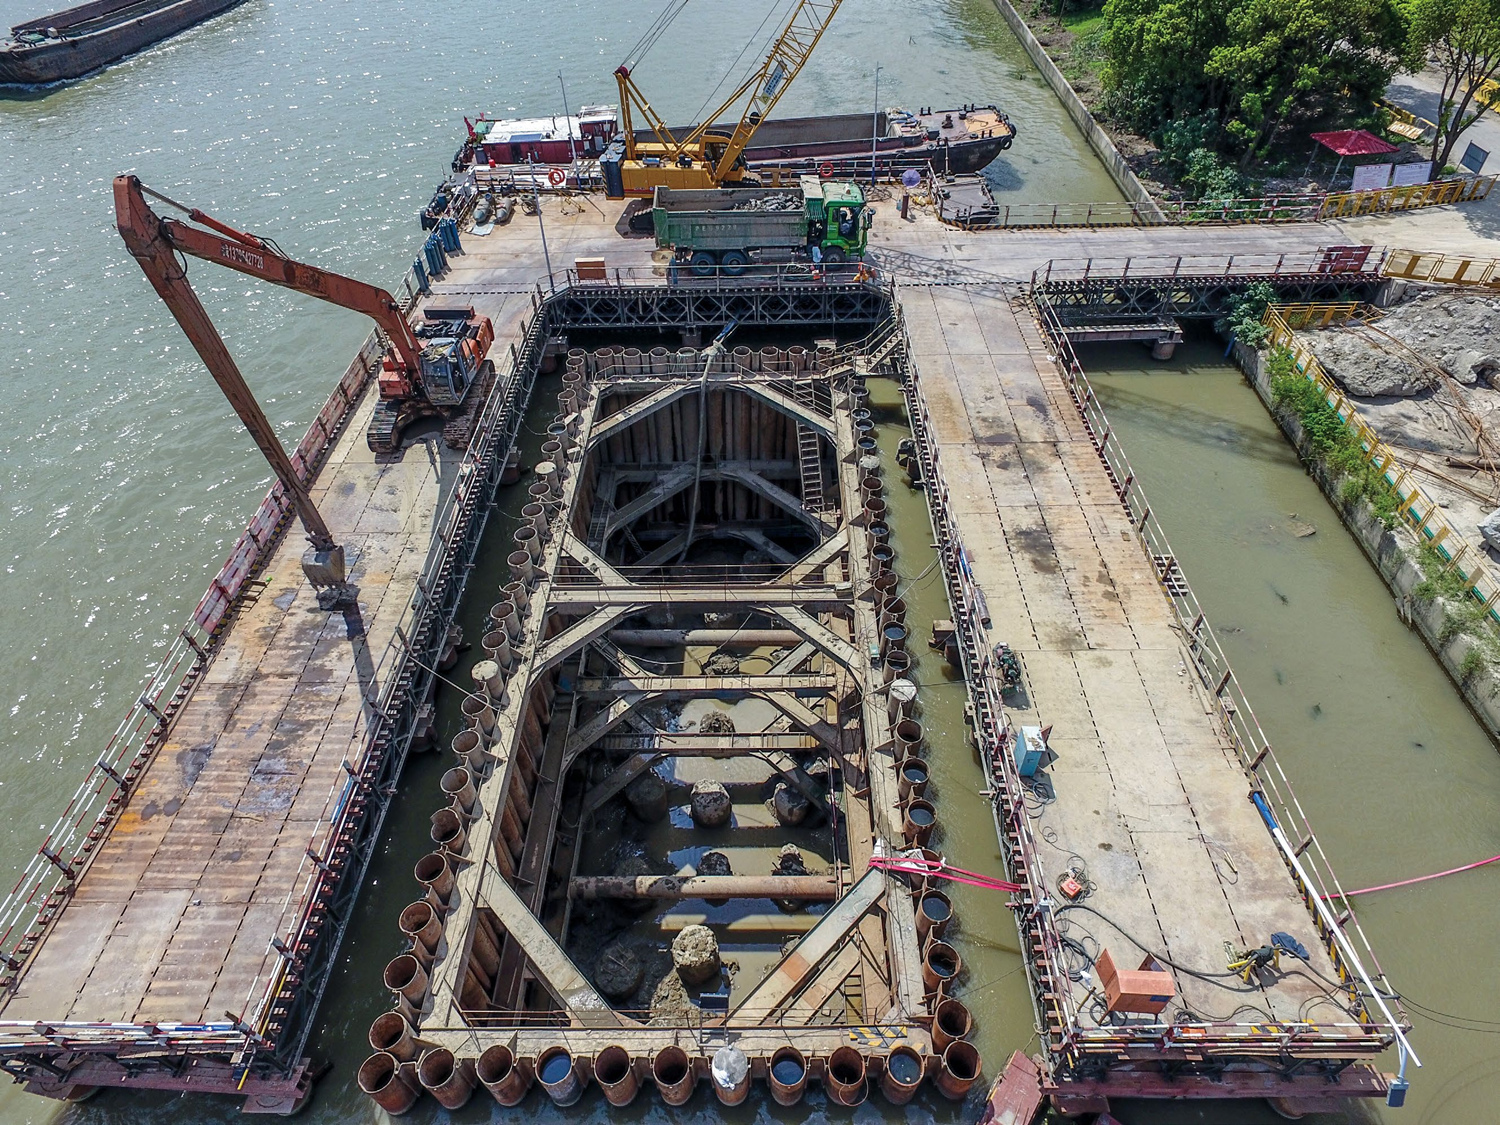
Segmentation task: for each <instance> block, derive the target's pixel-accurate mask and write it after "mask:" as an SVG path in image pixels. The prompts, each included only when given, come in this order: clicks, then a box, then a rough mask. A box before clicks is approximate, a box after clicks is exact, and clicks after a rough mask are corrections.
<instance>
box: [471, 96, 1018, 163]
mask: <svg viewBox="0 0 1500 1125" xmlns="http://www.w3.org/2000/svg"><path fill="white" fill-rule="evenodd" d="M464 124H465V125H467V126H468V130H469V135H468V138H467V139H466V140H465V142H464V145H463V147H462V148H460V149H459V150H458V152H457V153H456V154H455V155H454V158H453V170H454V171H455V172H463V171H466V170H468V169H470V168H474V167H480V168H483V167H495V166H505V165H517V164H520V165H524V164H528V163H530V162H533V161H534V162H535V163H537V164H564V165H565V164H571V163H572V162H574V161H575V160H597V159H598V158H599V157H601V156H602V155H604V153H605V152H606V151H607V150H608V148H609V146H610V145H611V144H612V143H613V142H614V141H616V140H617V139H618V138H619V128H620V127H619V112H618V110H617V109H616V108H615V107H614V106H584V107H583V108H582V109H581V110H580V111H579V113H578V115H577V116H566V117H564V116H559V117H542V118H527V119H519V120H506V121H494V120H489V119H487V118H485V117H484V116H483V115H482V114H481V115H480V117H479V118H478V119H477V120H475V121H470V120H469V119H468V118H465V119H464ZM734 128H735V126H734V123H733V122H724V123H721V124H718V125H715V126H714V127H713V128H712V129H711V130H710V132H713V133H720V134H723V135H725V136H728V135H729V134H731V133H733V132H734ZM672 132H673V134H674V135H676V136H686V135H687V134H689V133H691V132H692V127H691V126H681V127H679V128H675V129H673V131H672ZM635 135H636V140H637V141H650V140H653V139H655V134H654V133H653V132H652V131H651V130H649V129H638V130H636V134H635ZM1015 137H1016V127H1015V125H1014V124H1013V123H1012V122H1011V120H1010V118H1009V117H1007V116H1006V115H1005V114H1004V113H1002V112H1001V111H1000V109H999V107H998V106H993V105H989V106H979V105H966V106H962V107H960V108H958V109H947V110H932V109H923V110H920V111H918V112H916V113H912V112H910V111H908V110H904V109H894V108H893V109H886V110H883V111H881V112H880V113H879V114H877V115H876V117H875V120H873V121H872V120H871V117H870V115H869V114H867V113H837V114H824V115H819V116H816V117H786V118H780V119H775V120H769V121H765V122H762V123H761V125H760V126H759V127H758V128H757V130H756V132H755V137H754V140H753V142H752V143H751V145H750V147H749V148H747V149H746V150H745V161H746V163H747V164H748V165H749V166H750V168H751V169H757V168H770V167H780V168H782V169H783V170H785V171H788V172H793V173H797V172H813V171H817V170H819V169H820V168H821V167H822V166H824V165H831V166H832V167H833V168H835V169H837V170H839V172H840V173H841V174H842V173H847V172H849V171H852V170H853V168H854V167H855V166H857V165H860V164H861V163H862V164H863V167H864V168H865V169H866V170H868V169H869V161H870V151H871V147H872V142H874V146H873V147H874V148H875V149H876V152H877V153H878V157H877V158H878V160H879V164H880V168H881V170H882V171H883V172H889V171H891V170H892V169H895V170H902V169H906V168H918V169H921V168H926V167H927V166H928V165H929V164H930V165H931V166H932V167H933V168H934V169H936V170H937V171H939V172H943V173H945V174H953V175H959V174H963V173H969V172H978V171H979V170H980V169H982V168H984V167H986V166H987V165H989V164H990V162H991V161H993V160H994V159H995V158H996V157H997V156H999V155H1000V154H1001V153H1002V152H1004V151H1005V150H1006V149H1008V148H1009V147H1010V146H1011V143H1012V142H1013V141H1014V140H1015ZM877 138H878V139H877Z"/></svg>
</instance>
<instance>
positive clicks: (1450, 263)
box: [1381, 250, 1500, 289]
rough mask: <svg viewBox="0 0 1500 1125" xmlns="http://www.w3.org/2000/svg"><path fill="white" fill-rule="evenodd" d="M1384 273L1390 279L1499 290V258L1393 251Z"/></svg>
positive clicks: (1383, 269)
mask: <svg viewBox="0 0 1500 1125" xmlns="http://www.w3.org/2000/svg"><path fill="white" fill-rule="evenodd" d="M1381 272H1382V273H1384V274H1385V275H1386V276H1387V277H1398V278H1403V279H1405V280H1407V281H1422V282H1426V283H1428V284H1431V285H1463V286H1474V287H1479V286H1483V287H1485V288H1489V289H1500V259H1497V258H1470V257H1466V256H1454V255H1452V254H1424V253H1422V252H1421V251H1419V250H1392V251H1390V252H1389V253H1388V254H1387V255H1386V259H1385V265H1384V266H1383V267H1382V269H1381Z"/></svg>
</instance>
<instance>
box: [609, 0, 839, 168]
mask: <svg viewBox="0 0 1500 1125" xmlns="http://www.w3.org/2000/svg"><path fill="white" fill-rule="evenodd" d="M842 2H843V0H798V3H797V5H796V7H795V8H794V9H793V11H792V15H791V18H790V19H789V20H787V22H786V25H785V26H784V27H783V28H782V29H781V33H780V34H779V35H778V36H777V37H776V41H775V42H774V43H773V44H772V45H771V50H770V52H769V53H768V54H767V55H766V58H765V61H764V62H762V63H761V65H760V68H759V69H758V70H756V71H755V73H753V74H752V75H750V77H748V78H746V79H745V81H744V82H743V83H741V84H740V86H739V88H738V89H736V90H735V91H734V93H732V94H730V95H729V97H728V98H726V99H725V100H724V103H723V104H722V105H720V106H719V108H718V109H716V110H714V112H713V113H711V114H709V115H708V116H707V117H705V118H704V119H703V121H702V123H701V124H699V125H697V126H696V127H695V128H694V129H693V131H692V132H691V133H689V134H688V135H687V136H685V137H682V138H680V139H679V138H678V137H676V136H674V135H673V134H672V131H671V129H669V128H668V127H667V125H666V123H665V122H663V121H662V119H661V116H660V114H658V113H657V112H656V110H655V109H654V108H653V107H652V105H651V103H650V101H649V100H648V99H647V98H646V96H645V95H644V94H643V93H641V90H640V87H638V86H637V85H636V84H635V80H634V78H632V77H631V72H630V67H629V66H628V65H626V64H622V65H621V66H620V67H619V68H618V69H617V70H616V71H615V81H616V83H617V84H618V85H619V88H620V113H621V125H622V126H623V132H624V139H625V156H624V159H623V160H622V161H621V163H620V171H621V182H622V186H623V189H624V194H626V195H650V194H651V192H652V191H653V189H655V188H656V187H658V186H666V187H672V188H707V187H719V186H721V185H724V184H731V183H746V182H755V179H754V177H753V176H751V175H749V174H748V173H746V171H745V168H744V163H743V157H744V154H745V149H746V148H748V147H749V145H750V141H751V139H752V138H753V137H754V136H755V130H756V129H757V128H759V127H760V123H761V122H762V121H764V120H765V119H766V117H767V116H769V115H770V113H771V110H772V108H773V107H774V106H775V105H776V103H777V101H779V100H780V99H781V95H782V94H784V93H785V92H786V89H787V87H788V86H790V85H791V84H792V80H793V79H795V78H796V77H797V75H798V73H800V72H801V70H802V67H803V66H804V65H805V64H806V63H807V60H808V57H809V56H810V55H811V54H812V52H813V49H814V48H815V47H817V45H818V40H820V39H821V38H822V37H823V32H824V31H826V30H827V29H828V25H829V23H830V22H831V21H832V20H833V17H834V13H836V12H837V11H838V10H839V5H840V4H841V3H842ZM742 103H743V104H742ZM736 109H739V120H738V122H737V123H736V125H735V127H734V131H733V132H732V133H731V134H729V135H728V136H724V135H723V134H718V133H713V132H710V130H711V129H712V127H713V125H714V124H715V123H716V122H718V121H719V120H720V118H723V117H728V116H730V115H732V114H733V113H734V112H735V110H736ZM632 110H634V111H635V112H638V113H639V114H640V117H641V119H642V121H643V122H644V123H645V125H646V127H648V128H649V129H650V130H651V132H652V133H653V134H654V136H655V140H651V141H637V140H636V138H635V124H634V113H633V112H632Z"/></svg>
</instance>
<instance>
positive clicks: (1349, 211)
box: [1318, 176, 1496, 220]
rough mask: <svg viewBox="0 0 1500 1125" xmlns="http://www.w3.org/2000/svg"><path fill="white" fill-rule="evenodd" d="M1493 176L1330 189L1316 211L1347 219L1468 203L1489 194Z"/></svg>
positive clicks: (1319, 213)
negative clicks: (1371, 188)
mask: <svg viewBox="0 0 1500 1125" xmlns="http://www.w3.org/2000/svg"><path fill="white" fill-rule="evenodd" d="M1495 179H1496V177H1495V176H1476V177H1474V178H1473V179H1459V180H1433V181H1432V182H1430V183H1425V184H1412V185H1411V186H1410V187H1394V188H1384V189H1382V190H1380V191H1341V192H1330V193H1329V194H1328V195H1327V196H1326V197H1325V198H1324V200H1323V206H1322V208H1321V209H1320V210H1319V211H1318V219H1319V220H1322V219H1349V218H1353V217H1354V216H1356V215H1384V214H1387V213H1389V212H1391V211H1411V210H1415V209H1416V208H1418V207H1439V206H1442V205H1443V204H1445V203H1469V202H1472V201H1474V200H1478V199H1483V198H1484V197H1485V196H1487V195H1489V193H1490V189H1491V188H1493V187H1494V186H1495Z"/></svg>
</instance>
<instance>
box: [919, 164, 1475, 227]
mask: <svg viewBox="0 0 1500 1125" xmlns="http://www.w3.org/2000/svg"><path fill="white" fill-rule="evenodd" d="M1494 184H1495V177H1494V176H1474V177H1469V176H1465V177H1461V178H1458V179H1451V180H1435V181H1433V182H1431V183H1426V184H1413V185H1411V186H1408V187H1396V188H1383V189H1381V190H1379V191H1340V192H1308V193H1296V194H1287V195H1270V196H1264V197H1256V198H1246V199H1198V200H1189V199H1175V200H1174V199H1165V200H1159V201H1157V202H1156V203H1155V205H1154V206H1153V205H1147V204H1142V203H1135V202H1130V201H1126V200H1114V201H1106V202H1102V203H1009V204H1004V203H999V202H998V201H997V202H996V203H995V205H994V211H993V212H988V211H986V212H982V213H979V214H976V215H975V216H973V217H972V218H969V219H951V220H945V221H949V222H950V223H951V224H952V225H954V226H960V227H963V228H965V229H969V230H979V229H1014V228H1025V227H1147V226H1231V225H1243V224H1264V223H1314V222H1321V221H1323V220H1325V219H1343V218H1352V217H1354V216H1356V215H1378V214H1384V213H1387V212H1392V211H1408V210H1414V209H1417V208H1421V207H1437V206H1440V205H1443V204H1449V203H1467V202H1472V201H1475V200H1480V199H1484V198H1485V197H1486V196H1487V195H1488V194H1489V193H1490V190H1491V188H1493V187H1494Z"/></svg>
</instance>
